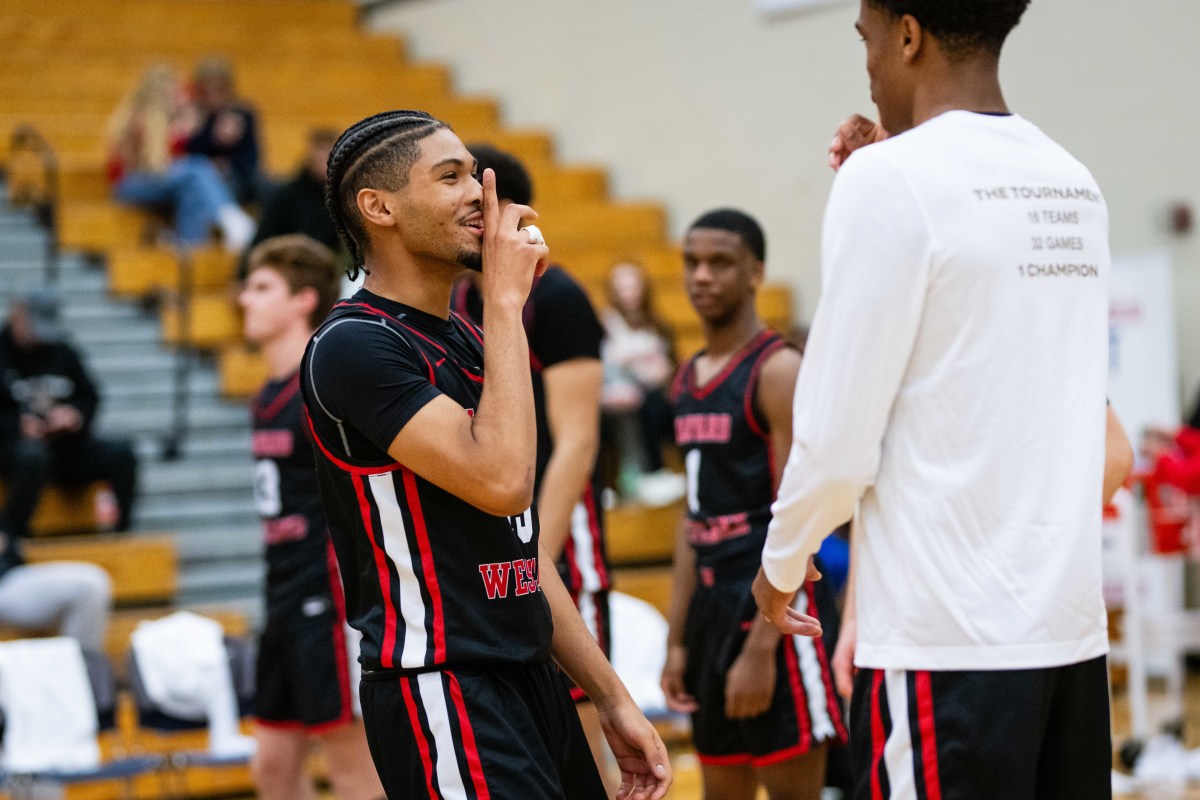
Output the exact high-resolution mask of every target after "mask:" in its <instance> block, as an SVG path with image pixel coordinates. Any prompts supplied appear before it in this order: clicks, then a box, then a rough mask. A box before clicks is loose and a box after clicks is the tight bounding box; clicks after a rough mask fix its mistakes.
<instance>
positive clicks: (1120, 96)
mask: <svg viewBox="0 0 1200 800" xmlns="http://www.w3.org/2000/svg"><path fill="white" fill-rule="evenodd" d="M856 14H857V3H854V2H849V3H846V4H843V5H835V6H833V7H827V8H824V9H822V10H818V11H813V12H810V13H806V14H798V15H791V16H785V17H781V18H778V19H775V20H766V19H764V18H763V17H762V16H761V15H760V14H759V13H757V12H756V11H755V10H754V3H753V0H599V2H597V0H410V1H409V2H404V3H397V4H395V5H392V6H388V7H385V8H384V9H383V10H382V11H380V12H377V13H376V14H375V18H374V23H375V25H376V26H377V27H379V28H382V29H390V30H397V31H400V32H403V33H404V34H405V35H406V36H407V37H408V39H409V42H410V44H411V46H412V51H413V52H414V53H415V54H416V55H417V56H418V57H421V58H430V59H436V60H440V61H444V62H446V63H449V64H451V65H453V67H454V68H455V74H456V79H457V84H458V88H459V89H460V90H463V91H467V92H481V93H487V94H490V95H493V96H496V97H498V98H500V99H501V100H502V103H503V108H504V113H505V119H506V120H507V121H508V122H509V123H511V124H515V125H527V126H530V125H531V126H544V127H547V128H549V129H551V130H553V131H554V132H555V134H556V135H557V142H558V145H559V153H560V155H561V156H562V157H563V158H564V159H565V160H567V161H579V162H598V163H602V164H604V165H606V166H608V167H609V169H610V174H611V176H612V184H613V188H614V190H615V192H616V194H617V196H619V197H622V198H631V199H632V198H649V199H655V200H659V201H661V202H663V203H664V204H665V205H666V207H667V209H668V211H669V213H670V219H671V225H672V230H673V232H674V233H675V234H676V235H678V234H680V233H681V232H682V230H683V228H684V227H685V226H686V225H687V223H688V222H689V221H690V220H691V219H693V218H694V217H695V216H697V215H698V214H699V213H701V212H702V211H704V210H706V209H708V208H711V207H713V206H715V205H734V206H739V207H742V208H744V209H746V210H747V211H749V212H751V213H753V214H754V215H755V216H757V217H758V218H759V220H760V221H761V222H762V223H763V225H764V227H765V228H766V230H767V237H768V242H769V248H770V252H769V255H768V269H769V271H770V272H771V273H773V276H774V277H775V278H776V279H782V280H787V281H788V282H790V283H791V284H792V286H793V287H794V288H795V289H796V291H797V312H798V313H799V314H800V315H801V316H802V317H804V318H808V317H809V316H810V315H811V313H812V309H813V307H814V305H815V302H816V299H817V294H818V291H819V288H820V281H819V277H818V267H817V252H818V240H819V233H820V218H821V212H822V208H823V205H824V200H825V196H826V193H827V191H828V189H829V183H830V180H831V173H830V172H829V170H828V168H827V167H826V166H825V148H826V147H827V146H828V143H829V139H830V137H831V135H832V131H833V127H834V126H835V124H836V122H837V121H838V120H840V119H841V118H842V117H844V116H845V115H846V114H847V113H849V112H851V111H858V110H862V111H870V110H871V107H870V103H869V96H868V92H867V82H866V74H865V71H864V69H863V53H862V45H861V44H860V43H859V41H858V38H857V34H856V33H855V32H854V30H853V29H852V24H853V21H854V18H855V16H856ZM1003 74H1004V81H1005V87H1006V93H1007V96H1008V100H1009V103H1010V105H1011V106H1012V107H1013V108H1014V109H1015V110H1017V111H1018V112H1019V113H1021V114H1023V115H1025V116H1026V117H1028V118H1030V119H1032V120H1033V121H1035V122H1037V123H1038V124H1039V125H1041V126H1042V128H1043V129H1045V130H1046V131H1047V132H1048V133H1049V134H1050V135H1051V136H1054V137H1055V138H1057V139H1058V140H1059V141H1060V142H1061V143H1062V144H1064V145H1065V146H1066V147H1067V148H1068V149H1070V150H1072V151H1073V152H1074V153H1075V154H1076V155H1078V156H1079V157H1080V158H1081V159H1082V160H1083V161H1084V162H1085V163H1087V164H1088V165H1089V166H1090V167H1091V168H1092V170H1093V171H1094V172H1095V174H1096V176H1097V178H1098V180H1099V181H1100V185H1101V186H1102V187H1103V188H1104V190H1105V194H1106V196H1107V198H1108V202H1109V206H1110V209H1111V213H1112V220H1113V224H1112V242H1113V247H1114V250H1115V251H1117V252H1121V251H1123V250H1124V251H1130V250H1137V249H1144V248H1149V247H1156V246H1168V247H1170V248H1171V251H1172V253H1173V255H1174V257H1175V260H1176V287H1177V294H1178V297H1179V300H1178V309H1179V314H1178V317H1179V326H1180V358H1181V361H1182V368H1183V370H1182V371H1183V380H1184V383H1185V385H1186V386H1188V387H1191V386H1194V385H1195V384H1196V383H1197V382H1198V381H1200V313H1196V312H1195V309H1196V307H1197V305H1200V302H1198V301H1200V234H1197V233H1193V234H1192V235H1191V236H1190V237H1188V238H1186V239H1182V240H1174V239H1172V237H1171V236H1169V235H1168V234H1167V233H1166V231H1165V228H1164V226H1163V223H1162V215H1163V209H1164V208H1165V206H1166V204H1167V203H1168V202H1169V201H1171V200H1188V201H1190V202H1191V203H1192V204H1193V206H1196V205H1200V142H1198V141H1197V139H1200V2H1197V0H1137V2H1133V0H1034V2H1033V4H1032V6H1031V8H1030V10H1029V12H1028V13H1027V15H1026V18H1025V21H1024V22H1023V24H1022V25H1021V27H1020V28H1018V29H1017V31H1016V32H1015V33H1014V34H1013V37H1012V39H1011V40H1010V43H1009V46H1008V48H1007V50H1006V53H1005V61H1004V72H1003ZM1189 393H1190V389H1189Z"/></svg>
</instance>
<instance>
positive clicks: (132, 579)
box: [25, 534, 178, 605]
mask: <svg viewBox="0 0 1200 800" xmlns="http://www.w3.org/2000/svg"><path fill="white" fill-rule="evenodd" d="M25 557H26V559H27V560H28V561H29V562H30V563H33V564H36V563H40V562H43V561H87V562H90V563H93V564H98V565H100V566H101V567H103V568H104V569H105V570H106V571H107V572H108V573H109V575H110V576H112V583H113V602H114V603H116V604H118V605H131V604H135V603H166V602H169V601H170V600H172V599H173V598H174V597H175V591H176V587H177V585H178V576H177V565H176V558H175V543H174V541H173V540H172V539H171V537H170V536H167V535H164V534H158V535H146V534H138V535H136V536H133V535H129V534H105V535H93V536H71V537H55V538H53V539H32V540H30V541H29V542H27V543H26V546H25Z"/></svg>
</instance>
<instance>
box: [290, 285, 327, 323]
mask: <svg viewBox="0 0 1200 800" xmlns="http://www.w3.org/2000/svg"><path fill="white" fill-rule="evenodd" d="M295 297H296V300H297V302H298V303H299V304H300V308H301V309H302V310H303V311H304V313H305V314H306V315H308V316H310V317H311V316H312V314H313V312H314V311H316V310H317V303H319V302H321V298H320V296H319V295H318V294H317V290H316V289H314V288H313V287H312V286H305V287H304V288H302V289H301V290H300V291H298V292H296V295H295Z"/></svg>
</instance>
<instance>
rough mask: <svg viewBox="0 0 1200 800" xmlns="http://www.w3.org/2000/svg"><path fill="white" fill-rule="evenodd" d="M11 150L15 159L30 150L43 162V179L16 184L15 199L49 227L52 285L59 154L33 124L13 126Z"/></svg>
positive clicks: (55, 272)
mask: <svg viewBox="0 0 1200 800" xmlns="http://www.w3.org/2000/svg"><path fill="white" fill-rule="evenodd" d="M9 153H10V158H11V159H13V160H16V159H17V158H19V157H20V156H21V155H22V154H29V155H31V156H33V157H35V158H37V159H38V161H39V164H40V166H41V170H42V175H41V180H40V181H39V182H37V183H35V184H28V183H26V184H24V185H23V186H21V187H19V188H17V189H16V190H15V195H14V197H13V200H14V201H16V202H17V203H19V204H22V205H28V206H30V207H32V208H33V210H34V212H35V213H36V214H37V219H38V222H39V223H40V224H41V225H42V227H44V228H45V229H46V233H47V236H46V283H47V284H48V285H53V284H55V283H57V282H58V154H57V153H55V152H54V148H53V147H52V146H51V145H50V143H49V142H48V141H46V137H45V136H43V135H42V134H41V132H40V131H38V129H37V128H35V127H33V126H32V125H18V126H17V127H16V128H15V129H14V130H13V133H12V142H11V144H10V147H9Z"/></svg>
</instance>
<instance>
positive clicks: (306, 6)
mask: <svg viewBox="0 0 1200 800" xmlns="http://www.w3.org/2000/svg"><path fill="white" fill-rule="evenodd" d="M265 31H269V32H270V42H271V46H270V47H269V48H264V47H263V34H264V32H265ZM211 53H222V54H224V55H226V56H228V57H229V58H230V59H231V60H232V61H233V62H234V64H235V67H236V70H237V83H238V88H239V91H240V93H241V94H242V95H243V96H245V97H247V98H249V99H251V100H252V101H253V102H254V103H255V104H256V105H257V106H258V108H259V110H260V113H261V124H262V131H261V135H262V139H263V152H264V160H265V166H266V168H267V169H268V171H270V172H272V173H274V174H277V175H282V174H287V173H290V172H292V171H293V170H294V169H295V168H296V166H297V165H298V164H299V162H300V161H301V159H302V157H303V153H304V150H305V146H306V137H307V135H308V132H309V131H310V130H311V129H313V128H314V127H318V126H320V127H334V128H342V127H345V126H346V125H348V124H349V123H351V122H353V121H354V120H355V119H358V118H361V117H362V116H365V115H366V114H369V113H373V112H375V111H379V110H381V109H384V108H395V107H409V108H412V107H417V108H424V109H426V110H428V111H430V112H431V113H433V114H435V115H436V116H438V117H440V118H442V119H445V120H447V121H448V122H450V123H451V124H452V125H453V126H454V128H455V130H456V131H457V132H458V133H459V135H460V136H461V137H462V138H463V139H464V141H468V142H470V141H488V142H490V143H492V144H495V145H496V146H498V147H501V148H503V149H506V150H510V151H512V152H513V153H515V154H516V155H517V156H519V157H520V158H521V159H522V160H523V161H525V163H526V164H527V165H528V166H529V168H530V171H531V172H532V174H533V178H534V181H535V185H536V187H537V198H536V205H537V207H538V209H539V211H540V212H541V214H542V219H541V220H540V221H539V225H540V226H541V227H542V229H543V230H544V231H545V232H546V235H547V238H548V239H549V241H550V242H551V245H552V247H553V248H554V249H553V252H554V256H555V258H556V260H558V261H560V262H561V263H563V264H565V265H566V266H567V268H568V269H570V270H571V271H572V272H573V273H574V274H576V275H577V276H578V277H579V278H580V279H581V281H583V282H584V284H585V285H586V286H587V287H588V289H589V292H590V293H591V294H592V296H593V299H594V300H596V301H600V300H601V299H602V298H601V295H602V291H603V281H604V279H605V277H606V275H607V273H608V270H609V269H610V268H611V267H612V265H613V264H614V263H616V262H617V261H619V260H622V259H634V260H637V261H639V262H641V263H642V264H643V265H644V266H645V267H646V269H647V271H648V273H649V275H650V277H651V279H652V281H653V282H654V283H655V285H656V288H658V289H659V290H660V303H659V306H660V310H661V312H662V313H663V315H664V316H665V317H666V318H667V319H668V320H670V321H671V323H672V324H673V325H674V326H675V327H676V331H677V334H678V337H679V342H678V344H679V347H678V351H679V354H680V355H681V356H682V355H687V354H690V352H692V351H693V350H694V349H695V347H696V346H697V344H698V341H699V323H698V321H697V320H696V318H695V316H694V314H692V312H691V309H690V308H689V307H688V305H687V303H686V301H685V299H684V298H683V296H682V293H681V292H680V291H679V288H680V284H681V281H680V271H681V267H680V264H681V259H680V257H679V251H678V249H677V247H675V246H674V245H673V244H672V243H671V242H670V241H669V240H668V238H667V226H666V215H665V213H664V210H663V209H662V207H661V206H659V205H657V204H653V203H629V202H615V201H613V200H612V199H611V198H610V196H609V194H608V180H607V176H606V174H605V171H604V170H603V169H602V168H599V167H596V166H591V165H569V166H568V165H563V164H561V163H559V162H558V161H557V160H556V157H555V149H554V141H553V137H552V136H551V134H550V133H549V132H547V131H544V130H538V129H515V128H512V127H510V126H508V125H506V124H504V122H503V120H502V116H501V113H500V109H499V106H498V104H497V103H496V101H495V100H493V99H491V98H486V97H474V96H464V95H460V94H458V93H456V92H455V91H454V86H453V80H452V74H451V71H450V69H449V68H448V67H446V66H445V65H441V64H433V63H428V62H418V61H415V60H413V59H412V58H411V57H410V56H409V55H408V52H407V48H406V47H405V44H404V42H403V40H401V39H399V38H396V37H392V36H383V35H376V34H368V33H365V32H363V31H361V30H360V29H359V28H358V27H357V18H356V9H355V7H354V4H353V3H352V2H350V1H349V0H298V1H297V2H289V1H288V0H246V1H245V2H239V1H238V0H192V2H177V1H176V0H115V2H111V3H108V4H106V6H105V9H104V12H103V13H102V14H98V13H96V7H95V5H94V4H93V3H91V2H90V0H66V1H65V2H59V3H55V4H52V5H50V6H47V5H46V4H45V3H42V2H37V1H36V0H8V2H7V3H6V14H5V17H4V19H3V20H0V166H5V165H6V164H7V163H8V161H9V153H8V152H7V147H8V139H9V136H8V134H9V133H10V132H11V131H12V130H13V129H15V128H16V127H17V126H18V125H22V124H33V125H35V126H36V127H37V129H38V130H39V131H40V132H41V133H42V134H43V135H44V136H45V137H46V138H47V139H48V140H49V141H50V142H51V143H52V144H53V145H54V147H55V148H56V150H57V154H58V157H59V162H60V170H61V181H60V187H59V195H60V197H61V209H60V214H59V230H60V236H61V239H62V243H63V245H64V246H66V247H73V248H77V249H82V250H86V251H90V252H94V253H97V254H100V255H103V256H105V257H106V258H107V261H108V264H109V270H110V273H109V274H110V287H111V290H112V291H113V292H114V293H115V294H119V295H126V296H128V295H143V294H148V293H158V292H170V291H171V290H172V289H174V288H175V287H177V286H178V281H179V267H178V259H177V256H176V255H175V254H174V253H172V252H171V251H170V249H169V248H166V247H163V246H161V245H160V244H158V239H159V238H160V237H159V234H160V233H161V232H162V230H163V225H164V223H163V221H162V220H159V219H156V218H155V217H153V216H152V215H149V214H146V213H144V212H141V211H138V210H134V209H129V208H123V207H120V206H118V205H116V204H114V203H112V202H111V201H110V200H109V198H108V186H107V183H106V180H105V172H104V160H105V153H104V130H105V125H106V122H107V119H108V116H109V114H110V113H111V112H112V111H113V109H115V107H116V106H117V104H118V103H119V102H120V100H121V98H122V97H123V96H124V94H125V93H126V92H127V91H128V90H129V88H130V87H132V86H133V85H134V84H135V82H136V81H137V79H138V77H139V75H140V73H141V72H142V70H144V69H145V68H146V67H147V66H149V65H151V64H158V63H167V64H171V65H173V66H174V67H175V68H177V69H178V70H179V71H180V72H181V74H185V75H186V74H188V73H189V72H190V70H191V69H192V68H193V67H194V66H195V64H196V62H197V61H198V60H199V59H200V58H201V57H203V56H205V55H208V54H211ZM50 54H52V55H50ZM314 54H317V55H316V56H314ZM314 75H319V76H320V79H319V80H314ZM83 76H86V78H84V77H83ZM347 87H353V91H347ZM233 268H234V266H233V261H232V259H229V258H227V257H225V258H223V257H222V256H221V255H220V254H219V253H215V251H214V252H213V253H206V254H203V255H202V256H201V257H198V258H197V260H196V268H195V286H196V287H197V289H198V290H199V291H200V294H199V295H198V296H197V297H196V298H194V300H193V301H192V302H193V309H192V313H191V318H192V320H193V325H192V331H191V333H192V335H193V338H194V341H195V342H196V343H197V344H199V345H200V346H202V347H205V348H209V349H212V350H216V351H222V352H223V353H226V352H232V353H235V355H229V356H226V355H222V358H221V363H222V364H223V365H227V366H228V368H230V369H233V370H235V374H233V375H229V376H223V379H222V383H223V385H224V386H226V387H227V388H228V389H229V390H230V391H231V392H234V393H238V394H243V393H246V392H247V391H248V389H251V388H252V387H251V386H249V385H248V383H249V382H248V381H247V380H245V378H244V376H248V375H258V374H261V367H253V366H250V365H249V362H250V361H252V360H253V358H252V357H251V356H248V355H247V354H246V353H245V352H243V351H240V349H237V348H236V345H237V343H238V340H239V338H240V322H239V320H238V317H237V313H236V308H235V307H234V306H233V299H232V295H230V294H225V293H223V290H224V289H225V286H226V285H227V284H228V282H229V281H230V280H232V277H233ZM763 305H764V306H766V307H765V308H764V309H763V313H764V316H765V317H766V319H767V320H768V322H770V323H771V324H772V325H775V326H776V327H779V328H781V329H786V328H787V327H789V323H790V314H791V297H790V294H789V293H788V291H787V289H786V288H785V287H768V288H767V290H766V291H764V293H763ZM164 308H165V309H166V310H165V311H164V338H165V340H166V341H167V342H177V341H179V340H180V339H181V337H182V333H183V332H182V330H181V326H180V324H179V322H178V319H176V316H177V315H176V312H175V311H174V310H173V309H174V306H173V305H172V304H169V303H168V304H165V305H164Z"/></svg>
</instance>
